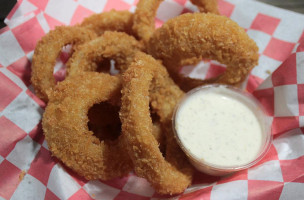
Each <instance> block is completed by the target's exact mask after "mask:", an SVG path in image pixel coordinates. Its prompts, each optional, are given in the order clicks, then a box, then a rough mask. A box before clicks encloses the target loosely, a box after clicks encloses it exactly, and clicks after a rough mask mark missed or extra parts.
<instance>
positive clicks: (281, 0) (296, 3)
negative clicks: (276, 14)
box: [244, 0, 304, 14]
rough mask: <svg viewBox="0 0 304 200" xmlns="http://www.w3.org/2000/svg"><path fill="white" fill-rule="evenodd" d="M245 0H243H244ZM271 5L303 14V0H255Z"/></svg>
mask: <svg viewBox="0 0 304 200" xmlns="http://www.w3.org/2000/svg"><path fill="white" fill-rule="evenodd" d="M244 1H245V0H244ZM257 1H261V2H264V3H267V4H271V5H273V6H277V7H280V8H284V9H287V10H292V11H295V12H298V13H303V14H304V0H257Z"/></svg>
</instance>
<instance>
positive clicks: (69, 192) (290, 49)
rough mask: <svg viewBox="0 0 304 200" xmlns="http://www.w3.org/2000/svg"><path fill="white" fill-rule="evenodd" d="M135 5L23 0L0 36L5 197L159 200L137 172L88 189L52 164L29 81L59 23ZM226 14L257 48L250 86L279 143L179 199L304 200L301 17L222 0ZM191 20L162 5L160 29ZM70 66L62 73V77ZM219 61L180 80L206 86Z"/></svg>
mask: <svg viewBox="0 0 304 200" xmlns="http://www.w3.org/2000/svg"><path fill="white" fill-rule="evenodd" d="M137 2H138V1H137V0H108V1H106V0H64V1H62V0H20V1H18V2H17V4H16V5H15V7H14V8H13V9H12V11H11V12H10V14H9V15H8V16H7V18H6V19H5V23H6V24H7V27H5V28H3V29H1V30H0V199H52V200H53V199H84V200H86V199H88V200H89V199H109V200H112V199H115V200H120V199H159V198H169V197H164V196H160V195H158V194H156V193H155V191H154V190H153V188H152V187H151V186H150V184H149V183H148V182H147V181H146V180H145V179H142V178H138V177H137V176H135V175H134V174H133V173H130V174H129V175H128V176H126V177H124V178H118V179H115V180H111V181H100V180H95V181H87V180H85V179H83V178H82V177H79V176H78V175H77V174H75V173H74V172H72V171H71V170H70V169H68V168H66V167H65V166H64V165H63V164H62V163H60V162H59V161H58V160H57V159H56V158H54V157H51V153H50V152H49V150H48V146H47V143H46V141H45V140H44V136H43V132H42V127H41V117H42V114H43V112H44V108H45V104H44V103H43V102H42V101H41V100H40V99H38V98H37V97H36V96H35V93H34V92H33V88H32V86H31V83H30V74H31V59H32V56H33V51H34V48H35V45H36V43H37V41H38V40H39V39H40V38H41V37H42V36H43V35H45V34H46V33H48V32H49V31H50V30H52V29H54V27H55V26H58V25H74V24H77V23H79V22H81V21H82V19H83V18H84V17H87V16H89V15H91V14H93V13H100V12H106V11H109V10H111V9H117V10H130V11H131V12H134V10H135V8H136V4H137ZM218 3H219V10H220V12H221V14H222V15H225V16H227V17H229V18H231V19H232V20H234V21H236V22H237V23H238V24H239V25H240V26H241V27H243V28H244V29H245V30H246V31H247V33H248V35H249V36H250V37H251V38H252V39H254V40H255V41H256V43H257V45H258V46H259V54H260V58H259V65H258V66H257V67H255V68H254V69H253V70H252V72H251V75H250V76H249V78H248V79H247V80H246V82H245V83H244V85H243V86H244V89H246V90H247V91H248V92H250V93H252V94H253V95H254V96H255V97H256V98H257V99H258V100H259V101H260V102H261V103H262V104H263V105H264V106H265V108H266V110H267V112H268V114H269V115H270V116H271V118H272V134H273V135H274V141H273V144H272V146H271V148H270V150H269V152H268V154H267V155H266V157H265V158H264V159H263V160H262V161H261V162H259V163H258V164H257V165H256V166H254V167H252V168H250V169H248V170H245V171H241V172H237V173H235V174H233V175H230V176H226V177H212V176H208V175H205V174H203V173H199V172H196V173H195V176H194V180H193V184H192V185H191V186H190V187H189V188H188V189H187V190H186V191H185V192H184V193H183V194H181V195H178V196H175V197H171V198H173V199H183V200H185V199H194V200H198V199H211V200H217V199H228V200H229V199H241V200H242V199H304V190H303V188H304V167H303V166H304V135H303V132H304V128H303V127H304V44H303V42H304V32H303V30H304V23H303V22H304V16H303V15H301V14H297V13H294V12H290V11H287V10H283V9H279V8H275V7H272V6H269V5H266V4H262V3H259V2H256V1H250V0H219V1H218ZM186 12H197V9H196V7H195V6H193V5H192V4H191V3H190V2H189V1H187V0H165V1H164V2H163V3H162V4H161V5H160V8H159V9H158V12H157V18H156V25H157V26H161V24H162V23H163V22H164V21H166V20H168V19H170V18H172V17H174V16H177V15H180V14H182V13H186ZM64 60H65V59H64V58H60V59H59V61H58V63H57V64H56V68H55V76H56V77H62V76H63V75H64V73H63V72H62V70H61V69H62V68H61V67H62V66H63V63H64ZM224 69H225V67H224V66H223V65H221V64H219V63H217V62H214V61H211V62H202V63H200V64H199V65H197V66H185V67H184V68H183V69H182V73H185V74H188V75H190V76H192V77H199V78H208V77H212V76H215V75H217V74H219V73H222V72H223V71H224Z"/></svg>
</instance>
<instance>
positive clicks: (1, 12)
mask: <svg viewBox="0 0 304 200" xmlns="http://www.w3.org/2000/svg"><path fill="white" fill-rule="evenodd" d="M15 4H16V0H0V28H2V27H4V26H5V24H4V22H3V21H4V19H5V17H6V16H7V15H8V13H9V12H10V11H11V10H12V8H13V7H14V5H15Z"/></svg>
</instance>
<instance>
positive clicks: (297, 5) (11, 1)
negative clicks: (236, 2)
mask: <svg viewBox="0 0 304 200" xmlns="http://www.w3.org/2000/svg"><path fill="white" fill-rule="evenodd" d="M37 1H39V0H37ZM63 1H64V0H63ZM244 1H246V0H244ZM258 1H262V2H264V3H268V4H272V5H274V6H277V7H281V8H285V9H288V10H292V11H295V12H299V13H304V0H258ZM15 4H16V0H0V28H2V27H3V26H5V24H4V22H3V21H4V19H5V17H6V16H7V15H8V13H9V12H10V11H11V10H12V8H13V7H14V5H15Z"/></svg>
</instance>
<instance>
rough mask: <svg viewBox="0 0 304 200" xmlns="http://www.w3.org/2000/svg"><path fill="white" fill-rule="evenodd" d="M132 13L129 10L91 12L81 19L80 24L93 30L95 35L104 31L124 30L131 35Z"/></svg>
mask: <svg viewBox="0 0 304 200" xmlns="http://www.w3.org/2000/svg"><path fill="white" fill-rule="evenodd" d="M132 25H133V14H132V13H130V12H129V11H126V10H124V11H116V10H111V11H109V12H104V13H99V14H93V15H91V16H89V17H87V18H85V19H84V20H83V22H82V23H81V24H80V26H82V27H85V28H88V29H91V30H93V31H94V32H95V33H96V34H97V35H99V36H100V35H102V34H103V33H104V32H105V31H119V32H126V33H127V34H130V35H133V32H132Z"/></svg>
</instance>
